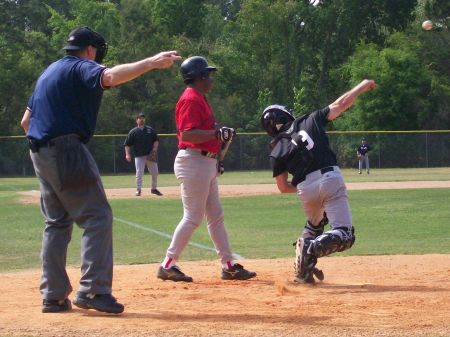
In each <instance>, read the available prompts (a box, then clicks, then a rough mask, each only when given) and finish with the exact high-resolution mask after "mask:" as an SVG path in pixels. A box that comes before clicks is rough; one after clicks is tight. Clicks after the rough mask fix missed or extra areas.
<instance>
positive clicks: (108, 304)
mask: <svg viewBox="0 0 450 337" xmlns="http://www.w3.org/2000/svg"><path fill="white" fill-rule="evenodd" d="M73 304H75V305H76V306H77V307H78V308H82V309H94V310H97V311H101V312H107V313H110V314H120V313H122V312H123V309H124V306H123V305H122V304H120V303H119V302H117V300H116V299H115V297H114V296H113V295H111V294H97V295H95V294H87V293H83V292H81V291H79V292H78V293H77V296H76V297H75V299H74V300H73Z"/></svg>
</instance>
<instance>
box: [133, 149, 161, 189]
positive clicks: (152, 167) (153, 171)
mask: <svg viewBox="0 0 450 337" xmlns="http://www.w3.org/2000/svg"><path fill="white" fill-rule="evenodd" d="M134 165H135V166H136V189H137V190H139V191H140V190H141V189H142V176H143V175H144V171H145V165H147V169H148V173H150V175H151V176H152V187H151V188H152V190H154V189H155V188H157V187H158V173H159V172H158V163H157V162H155V161H151V160H147V156H140V157H135V158H134Z"/></svg>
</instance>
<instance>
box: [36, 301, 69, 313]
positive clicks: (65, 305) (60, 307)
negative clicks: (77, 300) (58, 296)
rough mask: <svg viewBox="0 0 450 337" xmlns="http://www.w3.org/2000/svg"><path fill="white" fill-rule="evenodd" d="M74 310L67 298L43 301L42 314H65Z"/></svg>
mask: <svg viewBox="0 0 450 337" xmlns="http://www.w3.org/2000/svg"><path fill="white" fill-rule="evenodd" d="M71 309H72V304H71V303H70V300H69V299H68V298H66V299H65V300H43V301H42V312H43V313H49V312H65V311H70V310H71Z"/></svg>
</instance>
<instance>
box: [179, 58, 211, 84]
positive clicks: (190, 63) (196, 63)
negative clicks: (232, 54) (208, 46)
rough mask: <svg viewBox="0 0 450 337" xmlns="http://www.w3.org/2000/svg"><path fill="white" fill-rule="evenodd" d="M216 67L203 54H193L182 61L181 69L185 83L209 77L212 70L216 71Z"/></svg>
mask: <svg viewBox="0 0 450 337" xmlns="http://www.w3.org/2000/svg"><path fill="white" fill-rule="evenodd" d="M216 70H217V68H216V67H211V66H209V65H208V62H207V61H206V59H205V58H204V57H202V56H192V57H189V58H187V59H186V60H184V61H183V63H181V66H180V71H181V76H183V81H184V83H186V84H187V83H190V82H192V81H194V80H196V79H203V78H206V77H208V73H209V72H210V71H216Z"/></svg>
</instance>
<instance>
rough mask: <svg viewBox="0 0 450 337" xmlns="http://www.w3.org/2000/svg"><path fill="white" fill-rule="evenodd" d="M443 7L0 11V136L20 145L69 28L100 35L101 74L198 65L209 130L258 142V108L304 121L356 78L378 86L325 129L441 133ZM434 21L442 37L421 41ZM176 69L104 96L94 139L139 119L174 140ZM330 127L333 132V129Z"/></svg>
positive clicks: (119, 6)
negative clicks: (279, 109) (41, 79)
mask: <svg viewBox="0 0 450 337" xmlns="http://www.w3.org/2000/svg"><path fill="white" fill-rule="evenodd" d="M448 6H449V5H448V1H443V0H418V1H416V0H404V1H388V0H377V1H358V0H339V1H328V0H321V1H316V2H315V4H314V5H313V4H312V2H311V1H294V0H288V1H285V0H275V1H272V0H231V1H230V0H201V1H198V0H143V1H134V0H115V1H104V0H89V1H87V0H62V1H61V0H46V1H45V2H44V3H43V2H42V1H37V0H28V1H1V2H0V70H1V72H2V81H1V82H0V129H1V130H2V132H1V133H2V135H12V134H20V133H21V132H22V131H21V130H20V127H19V122H20V118H21V115H22V112H23V111H24V108H25V106H26V102H27V100H28V97H29V95H30V94H31V92H32V90H33V86H34V83H35V81H36V79H37V77H38V76H39V74H40V73H41V72H42V71H43V70H44V69H45V67H46V66H47V65H48V64H50V63H51V62H53V61H55V60H56V59H57V58H59V57H61V56H62V55H63V51H62V50H61V47H62V46H63V45H64V43H65V40H66V38H67V34H68V33H69V32H70V31H71V30H72V29H73V28H75V27H76V26H79V25H88V26H90V27H92V28H93V29H95V30H97V31H99V32H100V33H101V34H103V35H104V36H105V38H106V40H107V41H108V44H109V51H108V55H107V57H106V59H105V64H106V65H108V66H114V65H116V64H120V63H126V62H132V61H136V60H139V59H142V58H145V57H148V56H151V55H154V54H155V53H157V52H159V51H161V50H178V51H179V53H180V54H181V55H183V56H184V57H188V56H192V55H203V56H205V57H207V58H208V61H209V62H210V63H212V64H214V65H215V66H216V67H218V70H219V71H218V72H217V74H215V75H216V76H215V87H214V90H213V91H212V92H211V93H209V94H208V99H209V101H210V102H211V105H212V107H213V110H214V113H215V115H216V117H217V119H218V121H219V122H220V123H222V124H227V125H230V126H233V127H236V128H239V129H240V130H245V131H260V126H259V123H258V118H259V114H260V112H261V109H262V108H263V107H264V105H267V104H273V103H279V104H285V105H288V106H290V107H292V108H294V111H295V112H296V114H303V113H306V112H309V111H311V110H313V109H317V108H321V107H323V106H325V105H327V104H329V103H331V102H332V101H333V100H334V99H335V98H336V97H338V96H339V95H340V94H341V93H342V92H343V91H345V90H348V89H350V87H351V86H352V85H354V84H355V83H356V82H359V81H360V80H361V79H362V78H363V77H366V76H369V75H371V76H373V77H375V78H376V79H377V80H378V83H379V87H378V90H377V92H376V93H371V94H370V95H367V97H364V98H363V99H361V101H360V102H358V104H357V106H356V107H355V108H354V109H353V110H354V111H352V112H351V113H349V114H348V115H349V116H351V117H348V116H347V117H345V119H343V120H342V121H339V122H338V123H336V125H335V126H334V127H336V128H341V129H351V130H354V129H365V130H369V129H370V130H371V129H374V128H377V126H382V128H381V129H399V128H406V129H410V128H440V129H442V128H448V127H449V126H450V113H449V110H450V109H449V102H450V74H449V72H450V68H449V65H448V59H449V58H450V55H449V53H450V51H449V48H448V45H449V42H450V36H449V35H450V34H449V32H448V26H447V25H448V22H446V20H445V18H446V15H447V16H448ZM425 18H432V19H433V20H434V21H435V22H436V24H438V26H439V27H440V28H439V29H438V30H436V31H432V32H427V33H425V32H423V31H422V30H421V29H420V22H421V21H423V20H424V19H425ZM177 68H178V67H177V66H175V67H173V68H171V69H166V70H163V71H154V72H151V73H150V74H147V75H144V76H141V77H140V78H138V79H136V80H134V81H132V82H129V83H126V84H123V85H121V86H119V87H117V88H113V89H111V90H109V91H108V92H106V93H105V97H104V100H103V103H102V107H101V113H100V115H99V121H98V124H97V125H98V129H97V133H125V132H126V131H128V129H129V128H130V127H131V126H133V124H134V115H135V114H136V112H138V111H145V112H146V114H147V115H148V120H149V122H150V124H151V125H152V126H154V127H156V129H157V130H158V131H159V132H173V131H174V130H175V127H174V122H173V110H174V106H175V103H176V101H177V99H178V97H179V94H180V92H181V91H182V90H183V88H184V85H183V83H182V81H181V79H180V76H179V74H178V69H177ZM332 127H333V126H332Z"/></svg>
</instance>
